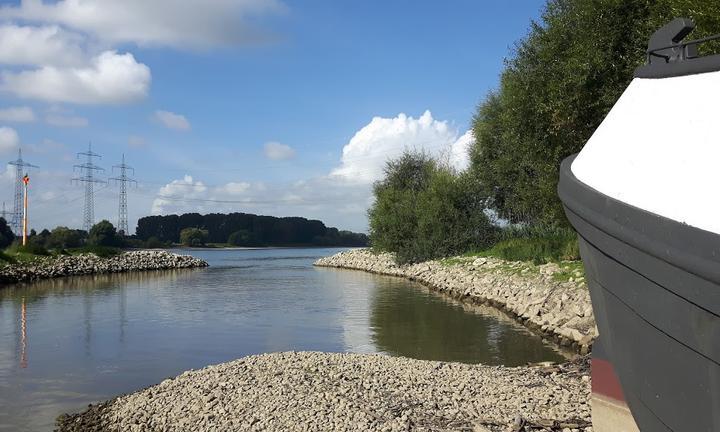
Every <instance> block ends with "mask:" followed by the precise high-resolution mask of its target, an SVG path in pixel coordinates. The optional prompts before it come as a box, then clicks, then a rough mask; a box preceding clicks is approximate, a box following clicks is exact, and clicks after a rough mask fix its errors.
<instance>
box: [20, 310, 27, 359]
mask: <svg viewBox="0 0 720 432" xmlns="http://www.w3.org/2000/svg"><path fill="white" fill-rule="evenodd" d="M20 367H21V368H23V369H25V368H26V367H27V310H26V308H25V297H23V298H22V313H21V314H20Z"/></svg>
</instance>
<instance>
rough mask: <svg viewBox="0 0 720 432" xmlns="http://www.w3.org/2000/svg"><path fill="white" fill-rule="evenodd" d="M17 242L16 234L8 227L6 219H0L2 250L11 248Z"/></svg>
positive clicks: (0, 246)
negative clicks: (14, 241)
mask: <svg viewBox="0 0 720 432" xmlns="http://www.w3.org/2000/svg"><path fill="white" fill-rule="evenodd" d="M13 240H15V234H13V232H12V230H11V229H10V227H9V226H8V224H7V222H6V221H5V219H4V218H0V249H4V248H6V247H8V246H10V245H11V244H12V242H13Z"/></svg>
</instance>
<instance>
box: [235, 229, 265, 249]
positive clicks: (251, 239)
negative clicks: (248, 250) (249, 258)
mask: <svg viewBox="0 0 720 432" xmlns="http://www.w3.org/2000/svg"><path fill="white" fill-rule="evenodd" d="M227 243H228V244H229V245H232V246H257V245H258V242H257V240H255V236H254V235H253V233H252V232H250V231H248V230H240V231H235V232H234V233H232V234H230V237H228V240H227Z"/></svg>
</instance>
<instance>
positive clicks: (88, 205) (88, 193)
mask: <svg viewBox="0 0 720 432" xmlns="http://www.w3.org/2000/svg"><path fill="white" fill-rule="evenodd" d="M81 156H85V157H87V161H86V162H85V163H83V164H80V165H74V166H73V168H74V169H78V170H80V176H79V177H75V178H74V179H73V181H74V182H77V183H85V208H84V209H83V228H84V229H85V231H87V232H90V228H92V227H93V225H94V224H95V193H94V192H93V188H94V186H95V183H106V182H105V181H103V180H101V179H97V178H95V172H100V171H105V169H104V168H101V167H99V166H97V165H95V164H94V163H93V158H98V159H99V158H101V157H102V156H100V155H99V154H97V153H93V151H92V143H90V144H88V150H87V151H86V152H82V153H78V154H77V158H78V159H80V157H81Z"/></svg>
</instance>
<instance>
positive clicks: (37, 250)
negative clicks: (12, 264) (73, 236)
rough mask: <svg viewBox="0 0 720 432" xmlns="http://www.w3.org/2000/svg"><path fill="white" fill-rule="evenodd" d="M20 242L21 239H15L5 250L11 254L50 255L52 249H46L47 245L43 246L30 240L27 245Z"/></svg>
mask: <svg viewBox="0 0 720 432" xmlns="http://www.w3.org/2000/svg"><path fill="white" fill-rule="evenodd" d="M20 242H21V240H19V239H18V240H15V241H14V242H13V244H12V245H10V247H9V248H7V249H6V250H5V252H7V253H9V254H11V255H42V256H48V255H50V251H48V250H47V249H45V247H43V246H42V245H39V244H37V243H32V242H28V244H27V245H25V246H23V245H22V244H21V243H20Z"/></svg>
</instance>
